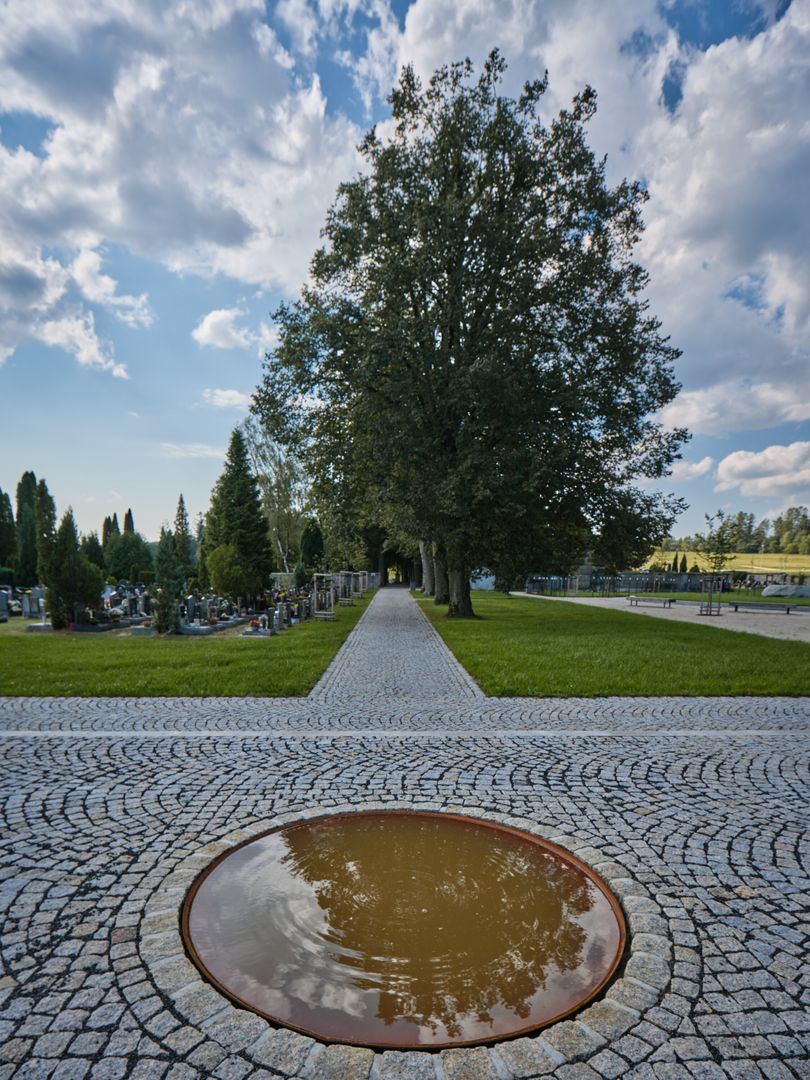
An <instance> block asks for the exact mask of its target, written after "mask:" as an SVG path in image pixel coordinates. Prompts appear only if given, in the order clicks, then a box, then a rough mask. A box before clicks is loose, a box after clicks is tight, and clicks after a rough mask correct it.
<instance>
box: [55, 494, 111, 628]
mask: <svg viewBox="0 0 810 1080" xmlns="http://www.w3.org/2000/svg"><path fill="white" fill-rule="evenodd" d="M101 583H102V573H101V570H99V568H98V567H97V566H94V565H93V563H91V562H90V560H89V559H88V558H87V557H86V556H84V555H83V554H82V553H81V550H80V548H79V535H78V532H77V531H76V521H75V519H74V517H73V511H72V510H70V509H68V510H67V511H66V512H65V514H64V516H63V517H62V520H61V522H60V523H59V528H58V529H57V531H56V536H55V537H54V542H53V550H52V553H51V558H50V559H49V562H48V572H47V576H46V579H45V585H46V586H47V590H48V592H47V607H48V611H49V612H50V614H51V623H52V625H53V627H54V629H55V630H60V629H64V628H65V627H66V626H67V625H68V623H70V622H71V621H73V620H74V619H75V618H76V615H77V609H78V608H80V607H90V608H95V607H96V606H97V605H98V602H99V597H100V595H101Z"/></svg>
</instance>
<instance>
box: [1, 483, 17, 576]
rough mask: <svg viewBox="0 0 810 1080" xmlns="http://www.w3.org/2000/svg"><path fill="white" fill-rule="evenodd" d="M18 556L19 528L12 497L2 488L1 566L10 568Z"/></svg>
mask: <svg viewBox="0 0 810 1080" xmlns="http://www.w3.org/2000/svg"><path fill="white" fill-rule="evenodd" d="M16 554H17V526H16V525H15V524H14V510H13V509H12V506H11V499H10V497H9V496H8V495H7V494H6V492H4V491H3V490H2V488H0V566H10V565H11V563H12V562H13V561H14V557H15V555H16Z"/></svg>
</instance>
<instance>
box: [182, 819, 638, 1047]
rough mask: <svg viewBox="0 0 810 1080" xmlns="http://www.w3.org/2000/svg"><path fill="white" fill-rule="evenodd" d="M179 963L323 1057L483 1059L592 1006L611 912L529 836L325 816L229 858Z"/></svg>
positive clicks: (579, 873)
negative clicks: (391, 1054)
mask: <svg viewBox="0 0 810 1080" xmlns="http://www.w3.org/2000/svg"><path fill="white" fill-rule="evenodd" d="M182 927H183V937H184V939H185V942H186V945H187V948H188V950H189V952H190V954H191V956H192V959H193V960H194V962H195V963H196V964H197V966H198V967H199V968H201V970H202V971H203V973H204V974H205V975H206V976H207V977H208V978H209V979H210V980H211V981H212V982H214V983H215V985H216V986H217V987H218V988H219V989H220V990H222V991H223V992H224V993H226V994H227V995H228V996H229V997H230V998H232V999H233V1000H234V1001H235V1002H237V1004H239V1005H242V1006H244V1007H246V1008H249V1009H252V1010H254V1011H255V1012H257V1013H259V1014H260V1015H262V1016H264V1017H266V1018H268V1019H269V1020H272V1021H274V1022H276V1023H279V1024H283V1025H285V1026H287V1027H291V1028H294V1029H296V1030H297V1031H302V1032H304V1033H305V1034H307V1035H311V1036H313V1037H315V1038H317V1039H322V1040H324V1041H327V1042H330V1041H331V1042H345V1043H352V1044H355V1045H361V1046H371V1047H378V1048H382V1047H400V1048H404V1047H409V1048H413V1047H417V1048H424V1049H438V1048H441V1047H447V1046H460V1045H471V1044H476V1043H485V1042H490V1041H494V1040H497V1039H501V1038H504V1037H506V1036H509V1035H515V1034H517V1033H526V1032H528V1031H532V1030H535V1029H537V1028H540V1027H543V1026H545V1025H547V1024H549V1023H551V1022H552V1021H554V1020H559V1019H560V1018H562V1017H563V1016H566V1015H568V1014H569V1013H571V1012H573V1011H574V1010H575V1009H577V1008H579V1007H581V1006H582V1005H583V1004H584V1003H585V1002H587V1001H589V1000H591V999H592V998H593V997H594V996H596V995H597V994H598V993H599V992H600V990H602V989H603V988H604V986H605V984H606V983H607V982H608V981H609V979H610V978H611V976H612V975H613V974H614V972H615V970H616V968H617V966H618V963H619V960H620V958H621V955H622V952H623V950H624V943H625V936H626V931H625V925H624V919H623V917H622V913H621V909H620V907H619V904H618V902H617V901H616V899H615V898H614V897H613V896H612V894H611V893H610V892H609V891H608V889H607V887H606V886H605V884H604V883H603V882H602V881H601V880H600V879H599V878H598V877H597V876H596V875H595V874H594V873H593V871H592V870H590V868H588V867H587V866H586V865H585V864H584V863H582V862H581V861H580V860H578V859H576V858H575V857H574V856H572V855H571V854H569V853H568V852H567V851H564V850H563V849H561V848H558V847H556V846H555V845H554V844H551V843H548V842H547V841H544V840H540V839H539V838H537V837H535V836H531V835H529V834H528V833H523V832H519V831H517V830H515V829H511V828H507V827H505V826H502V825H497V824H494V823H491V822H488V821H482V820H480V819H475V818H468V817H461V816H457V815H453V814H444V813H441V814H439V813H429V812H409V811H400V812H396V811H391V812H368V813H355V814H342V815H334V816H330V817H323V818H318V819H314V820H310V821H307V822H302V823H299V824H294V825H290V826H287V827H284V828H280V829H277V830H274V831H273V832H269V833H266V834H264V835H263V836H260V837H257V838H256V839H253V840H250V841H248V842H247V843H244V844H242V845H240V846H239V847H236V848H234V849H232V850H231V851H229V852H226V853H225V855H223V856H221V857H220V858H219V859H218V860H217V861H216V862H215V863H213V864H212V866H211V867H209V868H207V869H206V870H205V871H203V873H202V874H201V875H200V876H199V877H198V878H197V880H196V881H195V883H194V886H193V887H192V889H191V891H190V893H189V895H188V897H187V899H186V902H185V905H184V908H183V918H182Z"/></svg>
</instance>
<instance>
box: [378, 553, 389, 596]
mask: <svg viewBox="0 0 810 1080" xmlns="http://www.w3.org/2000/svg"><path fill="white" fill-rule="evenodd" d="M377 573H378V574H379V576H380V588H382V587H383V586H384V585H387V584H388V570H387V568H386V565H385V552H384V551H381V552H380V557H379V559H378V560H377Z"/></svg>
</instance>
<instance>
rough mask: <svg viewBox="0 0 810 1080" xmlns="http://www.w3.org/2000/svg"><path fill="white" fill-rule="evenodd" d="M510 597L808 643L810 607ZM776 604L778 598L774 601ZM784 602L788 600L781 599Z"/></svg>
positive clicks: (590, 597) (601, 598)
mask: <svg viewBox="0 0 810 1080" xmlns="http://www.w3.org/2000/svg"><path fill="white" fill-rule="evenodd" d="M511 595H512V596H530V597H531V598H532V599H533V600H554V601H561V602H563V603H566V604H584V605H585V607H602V608H608V609H609V610H610V611H626V612H629V613H630V614H631V615H650V616H651V617H652V618H653V619H668V620H669V621H670V622H689V623H692V624H696V625H700V626H711V627H714V629H716V630H733V631H735V632H737V633H740V634H759V635H760V636H761V637H774V638H781V640H782V641H807V642H810V607H804V608H799V607H797V608H794V610H793V611H791V612H790V614H789V615H788V614H786V613H785V612H783V611H745V610H741V611H732V610H731V608H730V607H728V605H727V602H726V601H723V605H722V614H720V615H701V614H700V604H699V603H696V602H695V603H692V602H689V601H686V600H680V601H676V602H675V603H674V604H673V605H672V607H669V608H665V607H655V606H653V605H651V604H639V605H637V606H636V605H634V606H631V605H630V603H629V602H628V600H627V597H626V596H606V597H598V596H538V595H537V594H536V593H524V592H514V593H512V594H511ZM774 603H778V600H776V599H775V600H774ZM785 603H788V601H787V600H785Z"/></svg>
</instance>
